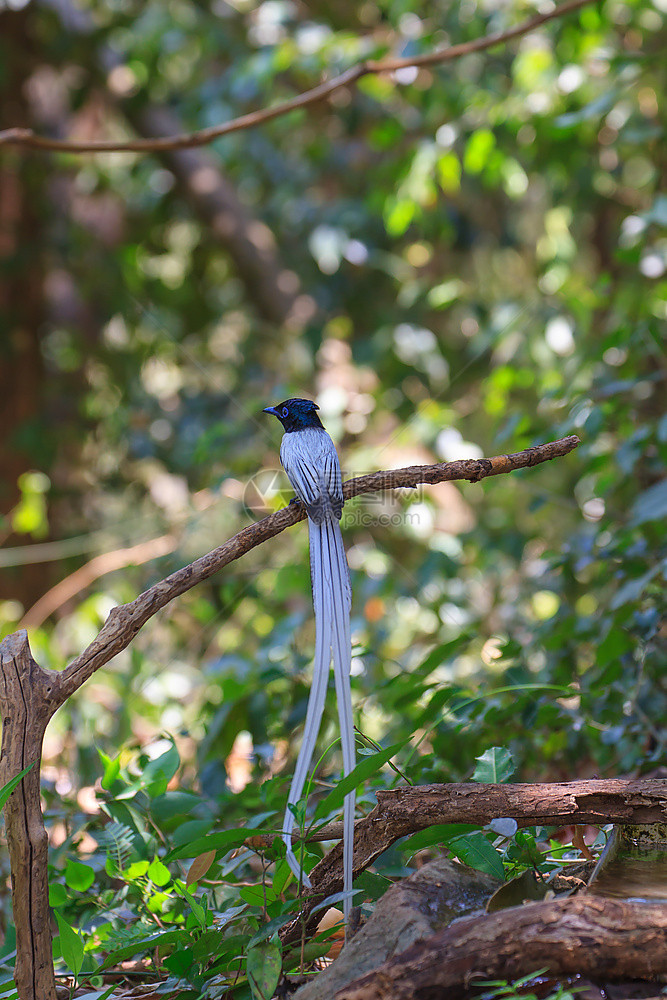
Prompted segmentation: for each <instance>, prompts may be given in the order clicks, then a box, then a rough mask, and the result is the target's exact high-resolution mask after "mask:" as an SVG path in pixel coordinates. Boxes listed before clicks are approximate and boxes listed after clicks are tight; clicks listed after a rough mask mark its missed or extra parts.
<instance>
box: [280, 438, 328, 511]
mask: <svg viewBox="0 0 667 1000" xmlns="http://www.w3.org/2000/svg"><path fill="white" fill-rule="evenodd" d="M280 458H281V461H282V463H283V466H284V467H285V472H286V473H287V475H288V478H289V481H290V482H291V484H292V486H293V487H294V491H295V493H296V495H297V496H298V498H299V500H301V501H302V502H303V503H304V504H305V506H306V509H307V511H308V514H309V516H310V517H311V518H312V519H313V520H314V521H315V523H316V524H320V523H321V522H322V519H323V518H324V517H325V516H326V515H327V514H329V513H330V512H333V514H334V515H335V516H336V517H337V518H339V517H340V515H341V512H342V509H343V484H342V476H341V471H340V462H339V461H338V455H337V453H336V449H335V447H334V443H333V441H332V440H331V438H330V437H329V435H328V434H327V433H326V431H321V430H319V429H317V428H307V429H305V430H302V431H296V432H295V433H292V434H285V435H284V436H283V440H282V444H281V446H280Z"/></svg>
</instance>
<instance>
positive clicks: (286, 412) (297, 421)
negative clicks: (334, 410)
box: [262, 399, 322, 433]
mask: <svg viewBox="0 0 667 1000" xmlns="http://www.w3.org/2000/svg"><path fill="white" fill-rule="evenodd" d="M318 410H319V406H318V405H317V403H313V401H312V399H286V400H284V401H283V402H282V403H278V405H277V406H265V407H264V410H263V411H262V412H263V413H272V414H273V415H274V417H278V420H279V421H280V423H281V424H282V425H283V427H284V428H285V433H287V432H288V431H302V430H305V428H306V427H322V421H321V420H320V418H319V417H318V415H317V411H318Z"/></svg>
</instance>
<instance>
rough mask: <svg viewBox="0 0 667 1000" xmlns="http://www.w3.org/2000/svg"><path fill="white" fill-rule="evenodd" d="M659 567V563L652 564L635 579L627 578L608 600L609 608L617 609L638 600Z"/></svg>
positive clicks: (658, 570)
mask: <svg viewBox="0 0 667 1000" xmlns="http://www.w3.org/2000/svg"><path fill="white" fill-rule="evenodd" d="M660 569H661V566H660V564H658V565H657V566H653V567H651V569H649V570H647V571H646V573H642V575H641V576H638V577H637V578H636V579H635V580H628V582H627V583H624V584H623V586H622V587H619V589H618V590H617V591H616V593H615V594H614V596H613V597H612V599H611V601H610V602H609V607H610V608H611V610H612V611H617V610H618V609H619V608H620V607H622V606H623V605H624V604H629V603H630V602H631V601H638V600H639V598H640V597H641V596H642V594H643V593H644V591H645V590H646V587H647V586H648V585H649V583H650V582H651V580H652V579H653V577H654V576H657V574H658V573H659V572H660Z"/></svg>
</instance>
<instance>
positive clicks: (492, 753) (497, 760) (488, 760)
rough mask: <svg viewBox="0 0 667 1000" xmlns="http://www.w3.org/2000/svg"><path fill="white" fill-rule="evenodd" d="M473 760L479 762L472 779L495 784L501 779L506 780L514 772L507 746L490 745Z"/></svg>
mask: <svg viewBox="0 0 667 1000" xmlns="http://www.w3.org/2000/svg"><path fill="white" fill-rule="evenodd" d="M475 760H477V761H479V763H478V764H477V767H476V768H475V773H474V774H473V776H472V780H473V781H480V782H483V783H484V784H497V783H499V782H501V781H507V780H508V778H511V776H512V775H513V774H514V761H513V760H512V754H511V753H510V751H509V750H508V749H507V747H490V748H489V749H488V750H485V751H484V753H483V754H482V755H481V757H476V758H475Z"/></svg>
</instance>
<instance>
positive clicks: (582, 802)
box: [280, 778, 667, 942]
mask: <svg viewBox="0 0 667 1000" xmlns="http://www.w3.org/2000/svg"><path fill="white" fill-rule="evenodd" d="M377 799H378V802H377V805H376V806H375V808H374V809H373V810H372V812H370V813H369V814H368V816H365V817H364V819H362V820H360V821H359V822H358V823H356V824H355V827H354V861H353V868H354V874H355V876H357V875H359V874H360V873H361V872H362V871H365V869H366V868H368V867H369V866H370V865H372V864H373V862H374V861H375V860H376V858H378V857H379V856H380V855H381V854H382V853H383V852H384V851H386V850H387V848H388V847H391V845H392V844H394V843H396V841H397V840H399V839H400V838H401V837H405V836H406V835H407V834H409V833H415V832H416V831H417V830H424V829H426V828H427V827H429V826H437V825H439V824H441V823H473V824H485V823H490V822H491V820H493V819H499V818H500V817H506V816H507V817H511V818H512V819H515V820H516V821H517V824H518V826H519V827H525V826H535V825H538V824H539V825H541V826H570V825H584V824H588V823H593V824H602V823H618V824H625V823H664V822H666V821H667V782H665V781H662V780H659V779H657V778H656V779H651V778H645V779H638V780H632V779H623V778H618V779H617V778H609V779H604V780H593V781H569V782H553V783H545V784H523V785H520V784H511V785H510V784H507V785H481V784H474V783H472V782H470V783H462V784H452V785H417V786H415V787H412V788H397V789H395V790H392V791H384V792H383V791H378V793H377ZM332 839H333V837H332ZM342 864H343V853H342V845H341V844H337V845H336V846H335V847H334V848H332V850H331V851H329V853H328V854H327V855H326V856H325V857H324V858H323V859H322V860H321V861H320V862H319V864H318V865H316V866H315V868H314V869H313V871H312V872H311V873H310V879H311V882H312V884H313V892H312V894H310V895H309V896H308V898H307V899H306V900H305V901H304V905H303V908H302V910H301V913H300V914H299V917H298V919H295V920H294V921H292V922H291V923H289V924H287V925H286V926H285V927H283V928H282V930H281V931H280V937H281V939H282V940H283V941H284V942H288V941H294V940H296V939H297V938H298V937H299V936H300V934H301V927H302V922H303V920H304V918H306V917H308V915H309V913H310V911H311V910H312V909H313V908H314V907H315V906H317V905H318V903H319V902H321V900H322V899H325V898H326V897H327V896H330V895H332V894H333V893H335V892H339V891H340V890H341V889H342V887H343V880H342V877H341V872H342Z"/></svg>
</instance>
